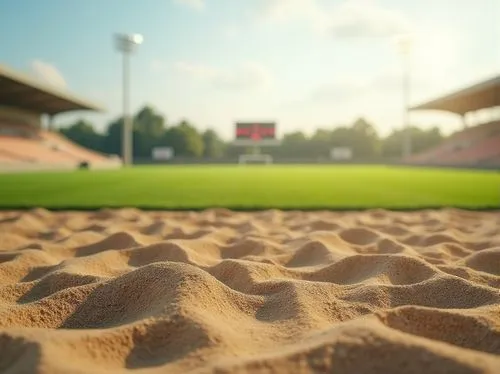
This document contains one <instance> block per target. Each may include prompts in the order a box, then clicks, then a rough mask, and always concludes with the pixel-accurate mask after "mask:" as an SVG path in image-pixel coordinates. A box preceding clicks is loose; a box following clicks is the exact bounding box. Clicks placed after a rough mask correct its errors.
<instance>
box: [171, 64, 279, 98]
mask: <svg viewBox="0 0 500 374" xmlns="http://www.w3.org/2000/svg"><path fill="white" fill-rule="evenodd" d="M174 68H175V69H176V70H177V71H179V72H182V73H184V74H186V75H189V76H190V77H192V78H195V79H198V80H203V81H206V82H208V83H210V84H211V85H212V86H214V87H216V88H219V89H224V90H230V91H246V90H255V89H265V88H269V87H270V86H271V84H272V80H273V79H272V74H271V72H270V71H269V70H268V69H267V68H266V67H265V66H263V65H262V64H259V63H256V62H251V61H247V62H244V63H242V64H241V65H240V66H238V67H236V68H234V69H228V70H224V69H217V68H213V67H211V66H207V65H203V64H193V63H189V62H182V61H181V62H177V63H175V64H174Z"/></svg>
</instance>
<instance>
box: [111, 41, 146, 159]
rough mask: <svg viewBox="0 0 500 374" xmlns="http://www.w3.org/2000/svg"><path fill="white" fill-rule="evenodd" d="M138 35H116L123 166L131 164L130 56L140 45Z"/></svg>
mask: <svg viewBox="0 0 500 374" xmlns="http://www.w3.org/2000/svg"><path fill="white" fill-rule="evenodd" d="M142 41H143V37H142V35H140V34H131V35H127V34H116V35H115V43H116V49H117V50H118V51H119V52H121V53H122V55H123V62H122V64H123V65H122V69H123V72H122V73H123V78H122V79H123V81H122V85H123V88H122V90H123V131H122V157H123V164H124V165H131V164H132V163H133V139H132V134H133V133H132V118H131V117H130V55H131V54H132V53H133V52H135V51H136V49H137V47H138V46H139V45H140V44H142Z"/></svg>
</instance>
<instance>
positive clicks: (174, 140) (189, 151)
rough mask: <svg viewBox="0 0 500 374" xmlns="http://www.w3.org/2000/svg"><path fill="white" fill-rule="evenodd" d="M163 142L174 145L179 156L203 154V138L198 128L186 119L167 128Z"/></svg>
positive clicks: (199, 155) (198, 155)
mask: <svg viewBox="0 0 500 374" xmlns="http://www.w3.org/2000/svg"><path fill="white" fill-rule="evenodd" d="M162 144H164V145H168V146H171V147H173V149H174V151H175V154H176V155H177V156H184V157H201V156H203V150H204V149H203V147H204V145H203V138H202V137H201V135H200V133H199V132H198V131H197V130H196V128H195V127H194V126H192V125H191V124H190V123H189V122H187V121H185V120H184V121H181V122H180V123H179V124H178V125H177V126H174V127H171V128H169V129H167V131H166V132H165V135H164V138H163V141H162Z"/></svg>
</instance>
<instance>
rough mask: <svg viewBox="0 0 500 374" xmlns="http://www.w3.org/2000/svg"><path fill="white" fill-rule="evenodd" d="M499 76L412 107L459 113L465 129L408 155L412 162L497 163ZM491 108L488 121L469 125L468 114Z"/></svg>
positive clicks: (499, 152) (499, 161)
mask: <svg viewBox="0 0 500 374" xmlns="http://www.w3.org/2000/svg"><path fill="white" fill-rule="evenodd" d="M497 107H500V76H498V77H495V78H492V79H488V80H486V81H484V82H481V83H478V84H475V85H473V86H471V87H467V88H465V89H462V90H459V91H457V92H454V93H451V94H449V95H446V96H443V97H440V98H437V99H435V100H431V101H429V102H426V103H423V104H420V105H417V106H415V107H413V108H411V110H438V111H445V112H450V113H454V114H457V115H460V116H461V117H462V120H463V123H464V129H463V130H462V131H459V132H457V133H455V134H453V135H452V136H450V137H449V138H448V139H446V140H445V141H444V142H443V143H441V144H440V145H439V146H437V147H435V148H432V149H429V150H426V151H424V152H422V153H419V154H415V155H413V156H411V157H410V158H409V159H407V160H406V161H407V162H409V163H414V164H426V165H443V166H447V165H449V166H477V167H481V166H484V167H491V166H493V167H500V118H499V117H498V115H497V114H498V111H497V112H495V109H496V108H497ZM484 109H491V113H492V116H491V121H488V122H487V123H482V124H479V125H476V126H473V127H468V123H467V121H466V119H467V116H468V115H469V114H472V113H474V112H477V111H480V110H484Z"/></svg>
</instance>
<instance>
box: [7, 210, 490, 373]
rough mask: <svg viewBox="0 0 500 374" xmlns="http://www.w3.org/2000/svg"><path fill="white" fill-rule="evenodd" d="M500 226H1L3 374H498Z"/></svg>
mask: <svg viewBox="0 0 500 374" xmlns="http://www.w3.org/2000/svg"><path fill="white" fill-rule="evenodd" d="M499 225H500V214H499V213H493V212H491V213H479V212H465V211H460V210H456V209H446V210H441V211H433V210H427V211H422V212H415V213H396V212H389V211H384V210H372V211H367V212H358V213H353V212H351V213H335V212H314V213H313V212H298V211H296V212H282V211H276V210H269V211H264V212H256V213H234V212H231V211H228V210H225V209H213V210H207V211H204V212H200V213H195V212H185V213H179V212H141V211H139V210H136V209H121V210H110V209H103V210H101V211H98V212H93V213H81V212H60V213H53V212H49V211H47V210H43V209H33V210H30V211H25V212H2V213H0V371H1V372H9V373H110V372H117V373H118V372H120V373H123V372H128V371H135V370H137V369H144V370H147V372H148V373H149V372H151V373H160V372H161V373H163V372H169V373H219V374H220V373H233V372H241V373H247V372H248V373H250V372H256V373H277V372H284V373H285V372H286V373H321V372H332V373H423V372H424V373H425V372H429V373H499V372H500V230H499V229H498V227H500V226H499ZM141 372H142V371H141Z"/></svg>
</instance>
